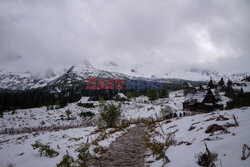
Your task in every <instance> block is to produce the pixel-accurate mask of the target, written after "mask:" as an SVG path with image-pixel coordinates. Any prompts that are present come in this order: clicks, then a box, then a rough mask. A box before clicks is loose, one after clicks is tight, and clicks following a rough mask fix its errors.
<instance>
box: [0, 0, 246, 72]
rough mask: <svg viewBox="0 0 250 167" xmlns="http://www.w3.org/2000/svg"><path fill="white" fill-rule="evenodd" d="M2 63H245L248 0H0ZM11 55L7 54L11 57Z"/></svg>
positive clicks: (239, 67)
mask: <svg viewBox="0 0 250 167" xmlns="http://www.w3.org/2000/svg"><path fill="white" fill-rule="evenodd" d="M0 3H1V5H0V60H3V59H4V60H5V59H6V57H9V56H10V54H11V53H17V55H22V59H20V60H18V61H14V59H13V61H5V62H4V63H3V62H2V63H0V68H1V66H2V67H4V68H8V69H9V70H15V71H22V70H32V71H36V72H38V71H46V69H47V68H65V67H66V66H70V65H72V64H81V63H82V62H83V61H84V60H86V59H88V60H90V61H91V63H93V64H94V66H97V67H100V68H105V66H106V64H107V62H113V63H115V64H117V65H118V67H117V68H120V70H121V71H122V70H124V71H126V70H127V71H129V70H130V69H131V68H133V67H134V66H136V65H140V66H141V67H143V68H144V69H145V70H146V71H148V72H149V73H157V72H160V71H161V72H162V71H167V70H170V69H173V68H188V67H190V66H194V65H195V66H200V67H201V68H212V70H219V71H231V72H234V71H250V67H249V65H248V64H247V63H246V62H250V61H249V60H250V56H249V46H248V45H249V43H250V41H249V40H250V32H249V30H250V24H249V21H248V18H249V16H250V10H249V9H250V8H249V7H250V4H249V1H247V0H242V1H237V0H221V1H217V0H211V1H200V0H186V1H183V0H177V1H163V0H155V1H151V0H136V1H135V0H110V1H98V0H86V1H81V0H72V1H69V0H52V1H51V0H43V1H38V0H13V1H8V0H0ZM10 59H11V58H10Z"/></svg>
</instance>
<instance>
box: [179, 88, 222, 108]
mask: <svg viewBox="0 0 250 167" xmlns="http://www.w3.org/2000/svg"><path fill="white" fill-rule="evenodd" d="M221 108H223V105H221V104H218V103H217V101H216V98H215V96H214V94H213V92H212V91H211V90H210V89H209V90H208V91H199V92H195V94H194V96H193V97H192V98H190V99H188V100H186V101H184V102H183V109H184V110H189V111H197V112H210V111H213V110H215V109H221Z"/></svg>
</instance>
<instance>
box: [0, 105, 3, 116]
mask: <svg viewBox="0 0 250 167" xmlns="http://www.w3.org/2000/svg"><path fill="white" fill-rule="evenodd" d="M0 117H3V107H2V104H0Z"/></svg>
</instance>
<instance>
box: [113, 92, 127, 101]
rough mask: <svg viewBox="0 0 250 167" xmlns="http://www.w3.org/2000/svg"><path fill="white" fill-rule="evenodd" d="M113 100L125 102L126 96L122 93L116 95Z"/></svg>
mask: <svg viewBox="0 0 250 167" xmlns="http://www.w3.org/2000/svg"><path fill="white" fill-rule="evenodd" d="M113 99H114V100H119V101H124V100H127V99H128V98H127V96H125V95H124V94H123V93H117V94H116V95H115V96H114V98H113Z"/></svg>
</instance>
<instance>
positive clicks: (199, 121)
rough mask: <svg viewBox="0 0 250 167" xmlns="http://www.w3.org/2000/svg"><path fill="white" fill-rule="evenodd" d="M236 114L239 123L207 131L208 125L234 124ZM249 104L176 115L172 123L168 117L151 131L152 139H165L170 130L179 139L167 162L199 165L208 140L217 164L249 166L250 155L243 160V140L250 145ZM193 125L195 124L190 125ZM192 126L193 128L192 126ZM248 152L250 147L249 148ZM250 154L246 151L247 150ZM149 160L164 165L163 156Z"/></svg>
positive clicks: (156, 166) (181, 166)
mask: <svg viewBox="0 0 250 167" xmlns="http://www.w3.org/2000/svg"><path fill="white" fill-rule="evenodd" d="M220 115H221V116H223V117H224V118H228V120H221V119H218V117H219V116H220ZM233 115H235V117H236V119H237V122H238V123H239V126H232V127H228V128H225V129H226V131H227V132H224V131H222V130H219V131H215V132H214V133H205V131H206V129H207V127H208V126H209V125H212V124H218V125H222V126H223V125H227V124H228V123H231V124H234V123H235V122H234V119H233ZM249 120H250V107H248V108H241V109H233V110H224V111H216V112H213V113H209V114H199V115H195V116H189V117H183V118H177V119H174V120H172V121H171V122H170V123H168V122H167V121H163V122H160V123H159V124H158V125H157V127H155V131H156V132H157V133H159V135H157V133H155V132H152V133H151V135H153V136H154V137H153V138H152V140H153V141H158V142H160V143H164V142H165V140H166V139H167V138H166V136H168V134H171V135H172V137H173V139H174V140H175V141H176V144H175V145H172V146H170V147H169V148H168V149H167V150H166V151H165V155H166V156H167V157H168V158H169V159H170V163H168V164H167V165H166V166H173V167H176V166H178V167H179V166H180V167H191V166H192V167H193V166H198V164H197V157H196V156H197V155H198V154H199V153H200V152H205V145H204V142H206V144H207V146H208V148H209V150H210V151H211V152H212V153H217V154H218V157H217V161H215V165H216V166H220V164H222V166H226V167H235V166H237V167H240V166H241V167H247V166H249V164H250V159H249V158H248V159H246V160H244V161H243V160H241V156H242V146H243V144H247V145H248V146H249V145H250V132H249V129H250V124H249ZM191 126H193V128H190V127H191ZM191 129H192V130H191ZM248 152H249V151H248ZM246 154H247V153H246ZM147 161H155V162H154V163H152V164H151V166H155V167H158V166H161V165H162V164H163V160H162V159H161V160H159V161H156V160H155V158H154V157H153V156H150V157H148V158H147Z"/></svg>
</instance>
